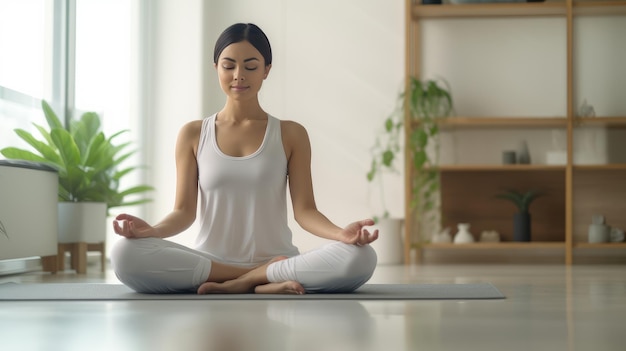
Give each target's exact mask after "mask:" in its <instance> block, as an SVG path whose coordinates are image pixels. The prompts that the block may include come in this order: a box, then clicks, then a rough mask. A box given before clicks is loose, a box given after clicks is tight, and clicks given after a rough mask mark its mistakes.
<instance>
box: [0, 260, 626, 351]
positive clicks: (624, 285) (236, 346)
mask: <svg viewBox="0 0 626 351" xmlns="http://www.w3.org/2000/svg"><path fill="white" fill-rule="evenodd" d="M92 271H93V272H92ZM96 271H97V269H92V270H91V271H90V272H89V273H88V274H87V275H84V276H79V275H76V274H73V273H69V272H68V273H62V274H56V275H48V274H43V273H30V274H23V275H19V276H9V277H0V282H7V281H14V282H22V283H28V282H77V281H85V282H117V280H116V279H115V278H114V277H113V275H112V274H111V273H110V272H107V273H106V274H100V273H97V272H96ZM371 282H373V283H420V282H421V283H471V282H491V283H493V284H494V285H495V286H496V287H498V288H499V289H500V290H501V291H502V292H503V293H504V294H505V295H506V296H507V299H505V300H483V301H330V300H321V301H293V300H283V301H267V300H256V301H116V302H0V340H1V341H0V342H1V345H2V350H175V351H180V350H218V351H219V350H225V351H239V350H241V351H243V350H246V351H247V350H276V351H282V350H298V351H308V350H315V351H320V350H342V351H343V350H363V351H367V350H383V351H387V350H594V351H595V350H623V349H624V345H625V344H626V267H624V266H600V265H594V266H574V267H572V268H567V267H564V266H561V265H546V266H521V265H505V266H502V265H485V266H481V265H469V266H453V265H445V266H420V267H418V266H410V267H405V266H381V267H379V268H378V269H377V271H376V274H375V276H374V277H373V278H372V280H371Z"/></svg>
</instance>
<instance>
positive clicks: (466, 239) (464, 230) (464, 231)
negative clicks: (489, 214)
mask: <svg viewBox="0 0 626 351" xmlns="http://www.w3.org/2000/svg"><path fill="white" fill-rule="evenodd" d="M457 226H458V229H459V230H458V231H457V233H456V235H455V236H454V243H455V244H471V243H473V242H474V236H473V235H472V233H470V231H469V228H470V225H469V223H459V224H458V225H457Z"/></svg>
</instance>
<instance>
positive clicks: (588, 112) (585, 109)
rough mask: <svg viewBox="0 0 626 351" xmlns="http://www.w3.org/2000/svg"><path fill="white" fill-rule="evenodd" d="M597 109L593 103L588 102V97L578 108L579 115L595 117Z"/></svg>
mask: <svg viewBox="0 0 626 351" xmlns="http://www.w3.org/2000/svg"><path fill="white" fill-rule="evenodd" d="M595 116H596V110H595V109H594V108H593V106H592V105H589V104H588V103H587V99H585V100H583V103H582V104H581V105H580V108H579V109H578V117H595Z"/></svg>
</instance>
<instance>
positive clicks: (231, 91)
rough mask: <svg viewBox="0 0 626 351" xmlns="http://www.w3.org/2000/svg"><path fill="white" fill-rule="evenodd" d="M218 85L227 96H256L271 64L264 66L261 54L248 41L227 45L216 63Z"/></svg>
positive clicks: (242, 98)
mask: <svg viewBox="0 0 626 351" xmlns="http://www.w3.org/2000/svg"><path fill="white" fill-rule="evenodd" d="M215 68H216V69H217V75H218V77H219V80H220V86H221V87H222V90H223V91H224V92H225V93H226V95H227V96H228V97H229V98H233V99H235V100H246V99H249V98H256V96H257V93H258V92H259V90H260V89H261V85H262V84H263V80H265V78H267V75H268V74H269V71H270V68H271V65H268V66H265V60H264V59H263V55H261V53H260V52H259V50H257V49H256V48H255V47H254V46H252V44H250V43H249V42H248V41H241V42H238V43H233V44H230V45H228V46H227V47H226V48H225V49H224V50H223V51H222V53H221V54H220V56H219V58H218V61H217V64H215Z"/></svg>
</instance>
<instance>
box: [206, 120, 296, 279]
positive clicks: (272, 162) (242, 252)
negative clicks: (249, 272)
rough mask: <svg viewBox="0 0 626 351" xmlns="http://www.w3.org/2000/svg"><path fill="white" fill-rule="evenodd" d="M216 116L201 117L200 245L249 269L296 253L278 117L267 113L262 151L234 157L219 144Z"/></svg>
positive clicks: (213, 253)
mask: <svg viewBox="0 0 626 351" xmlns="http://www.w3.org/2000/svg"><path fill="white" fill-rule="evenodd" d="M215 117H216V115H213V116H211V117H209V118H206V119H205V120H203V122H202V131H201V134H200V141H199V144H198V155H197V161H198V187H199V192H200V219H201V226H200V233H199V234H198V237H197V239H196V249H198V250H200V251H204V252H207V253H209V254H211V255H212V256H213V257H215V259H216V260H218V261H220V262H222V263H227V264H232V265H237V266H247V267H251V266H255V265H258V264H260V263H263V262H266V261H268V260H270V259H271V258H273V257H276V256H281V255H285V256H289V257H291V256H295V255H297V254H298V249H297V248H296V247H295V246H294V245H293V244H292V233H291V230H290V229H289V227H288V226H287V198H286V188H287V157H286V156H285V150H284V147H283V142H282V138H281V130H280V120H278V119H277V118H275V117H272V116H269V115H268V121H267V128H266V130H265V136H264V137H263V142H262V143H261V146H260V147H259V149H258V150H257V151H255V152H254V153H253V154H251V155H248V156H243V157H233V156H229V155H226V154H224V153H223V152H222V151H221V150H220V149H219V147H218V145H217V138H216V136H215Z"/></svg>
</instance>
